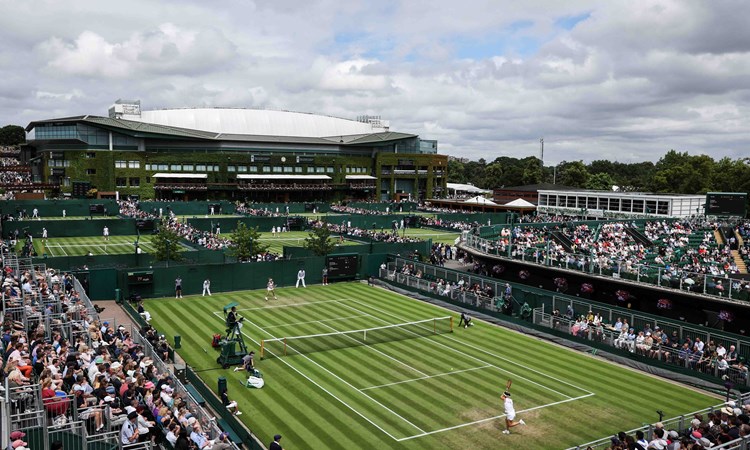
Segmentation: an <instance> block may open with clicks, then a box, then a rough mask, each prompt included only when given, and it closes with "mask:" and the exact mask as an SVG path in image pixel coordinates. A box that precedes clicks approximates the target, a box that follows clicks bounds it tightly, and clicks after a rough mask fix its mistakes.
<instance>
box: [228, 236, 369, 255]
mask: <svg viewBox="0 0 750 450" xmlns="http://www.w3.org/2000/svg"><path fill="white" fill-rule="evenodd" d="M220 236H221V237H226V238H230V239H231V237H232V233H221V234H220ZM308 237H310V232H309V231H287V232H286V233H277V234H276V236H274V235H273V234H271V232H270V231H266V232H261V233H260V241H261V242H262V243H263V244H268V245H269V247H268V251H269V252H271V253H278V254H282V253H284V246H287V247H303V246H304V245H305V239H307V238H308ZM331 239H333V238H331ZM334 240H335V241H336V244H337V245H357V244H359V242H354V241H347V240H344V242H339V240H338V239H334Z"/></svg>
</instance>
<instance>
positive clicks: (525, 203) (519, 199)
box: [505, 198, 536, 208]
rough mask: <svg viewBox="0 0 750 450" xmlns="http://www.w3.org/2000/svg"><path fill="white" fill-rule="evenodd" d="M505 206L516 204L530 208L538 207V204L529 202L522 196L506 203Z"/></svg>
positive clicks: (516, 205)
mask: <svg viewBox="0 0 750 450" xmlns="http://www.w3.org/2000/svg"><path fill="white" fill-rule="evenodd" d="M505 206H515V207H520V208H529V207H531V208H536V205H534V204H533V203H529V202H527V201H526V200H524V199H522V198H517V199H515V200H513V201H512V202H508V203H506V204H505Z"/></svg>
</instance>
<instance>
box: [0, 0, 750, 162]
mask: <svg viewBox="0 0 750 450" xmlns="http://www.w3.org/2000/svg"><path fill="white" fill-rule="evenodd" d="M0 2H2V4H3V5H4V6H6V8H5V9H6V10H8V12H9V14H4V15H2V16H0V41H2V42H3V46H0V79H3V81H4V82H3V84H2V85H0V99H2V100H3V101H2V102H0V124H3V123H18V124H21V125H25V124H26V123H28V122H29V121H31V120H39V119H48V118H52V117H62V116H71V115H78V114H101V115H104V114H106V111H107V107H108V106H109V105H110V104H111V102H112V101H113V100H115V99H117V98H138V99H141V100H142V102H143V105H144V108H163V107H189V106H232V107H263V108H275V109H286V110H294V111H305V112H314V113H321V114H329V115H334V116H339V117H348V118H354V117H356V116H357V115H361V114H374V115H380V116H382V117H383V118H384V119H387V120H389V121H390V123H391V127H392V129H393V130H396V131H403V132H410V133H416V134H420V135H421V136H423V137H424V138H428V139H438V141H439V149H440V151H441V152H443V153H449V154H453V155H461V156H465V157H470V158H474V159H477V158H480V157H483V158H485V159H487V160H493V159H494V158H496V157H498V156H501V155H509V156H517V157H525V156H529V155H537V154H538V152H539V138H540V137H542V136H543V137H544V139H545V157H546V159H547V162H549V163H554V162H558V161H561V160H564V159H565V160H578V159H584V160H590V159H601V158H610V159H621V160H622V159H623V158H624V159H625V160H629V161H638V160H655V159H658V157H660V156H661V155H663V154H664V153H665V152H666V151H667V150H668V149H671V148H674V149H677V150H680V151H689V152H693V153H707V154H710V155H712V156H715V157H720V156H723V155H729V156H735V155H746V154H747V151H746V149H745V147H746V142H747V141H748V140H750V131H747V130H746V127H745V126H744V124H746V123H747V117H748V113H749V112H750V86H749V83H750V54H749V53H750V27H746V26H745V25H744V23H743V21H744V20H745V17H747V16H748V13H750V4H748V3H747V2H745V1H740V0H726V1H722V2H711V3H706V2H691V1H688V2H685V1H680V0H632V1H631V0H629V1H625V0H613V1H608V2H594V1H590V0H571V1H567V2H558V1H552V0H541V1H537V2H509V1H505V2H498V1H490V0H464V1H462V2H458V3H457V2H455V1H449V0H434V1H432V2H431V3H430V8H424V5H423V4H422V3H420V2H409V1H406V0H389V1H385V2H377V3H372V2H367V1H365V0H352V1H349V2H346V3H343V4H342V3H341V2H337V1H334V0H317V1H312V2H311V1H302V0H280V1H275V2H245V1H242V0H229V1H228V2H227V3H226V4H225V5H224V7H223V8H216V7H215V6H214V5H212V4H208V3H205V2H199V1H185V2H176V1H173V0H160V1H157V2H153V1H145V0H132V1H130V2H120V3H114V4H110V3H107V2H104V3H102V2H95V1H93V0H73V2H72V3H70V2H65V3H60V2H45V3H43V7H42V6H41V5H42V4H39V3H37V2H13V3H11V2H9V1H7V0H0ZM163 17H169V22H167V23H165V22H164V20H163V19H161V18H163Z"/></svg>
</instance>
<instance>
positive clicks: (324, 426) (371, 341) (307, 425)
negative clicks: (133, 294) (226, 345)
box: [148, 283, 716, 449]
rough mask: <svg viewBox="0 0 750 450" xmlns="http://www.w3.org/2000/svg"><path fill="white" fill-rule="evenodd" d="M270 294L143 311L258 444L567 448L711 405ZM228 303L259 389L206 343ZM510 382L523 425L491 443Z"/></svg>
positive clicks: (500, 344)
mask: <svg viewBox="0 0 750 450" xmlns="http://www.w3.org/2000/svg"><path fill="white" fill-rule="evenodd" d="M277 293H278V295H279V299H278V300H269V301H267V302H266V301H264V300H263V297H264V295H265V291H264V290H259V291H245V292H235V293H228V294H220V295H214V296H213V297H192V298H188V297H186V298H185V299H183V300H175V299H163V300H150V301H149V305H148V309H149V310H150V311H151V313H152V316H153V317H154V320H153V322H152V323H153V324H154V325H155V326H156V327H157V328H158V329H159V330H160V331H162V332H164V333H165V334H167V335H170V334H179V335H181V336H182V343H183V349H182V351H181V354H182V355H183V356H184V357H185V358H186V360H187V362H188V364H190V365H191V366H192V367H194V368H195V369H196V370H197V371H198V372H199V374H200V376H201V377H203V378H204V380H205V381H206V382H207V384H208V385H209V386H215V385H216V378H217V377H219V376H223V377H226V378H227V379H228V380H229V388H230V395H231V397H232V398H233V399H235V400H237V401H238V403H239V405H240V409H241V410H242V411H245V412H246V413H245V415H243V416H242V417H241V419H242V420H243V421H246V423H247V424H248V426H250V427H251V428H252V429H253V430H254V431H256V432H257V433H259V434H260V435H261V437H262V438H263V440H268V438H269V437H270V436H273V434H275V433H277V432H278V433H280V434H282V435H284V436H285V439H287V442H289V443H291V442H294V443H295V447H300V448H332V449H339V448H340V449H352V448H392V449H428V448H429V449H452V448H465V447H472V448H486V449H494V448H514V449H542V448H550V449H552V448H565V447H567V446H570V445H575V444H577V443H580V442H587V440H591V439H594V438H598V437H600V436H601V434H602V431H603V430H605V429H612V430H614V431H613V432H615V431H617V430H619V429H623V428H624V429H627V428H628V427H630V428H632V427H633V426H636V425H640V424H641V422H642V420H643V418H644V417H651V416H652V415H653V409H654V402H653V399H654V397H653V396H658V398H659V405H660V407H661V408H662V409H663V410H665V412H666V413H667V414H672V415H677V414H679V413H683V412H687V411H692V410H695V409H698V407H704V406H708V405H711V404H713V403H715V402H716V399H715V398H711V397H709V396H707V395H705V394H702V393H698V392H695V391H691V390H688V389H685V388H684V387H682V386H678V385H674V384H670V383H666V382H663V381H661V380H658V379H655V378H652V377H649V376H647V375H644V374H642V373H637V372H633V371H630V370H627V369H623V368H621V367H618V366H615V365H612V364H608V363H605V362H601V361H599V360H597V359H595V358H591V357H588V356H585V355H582V354H580V353H576V352H572V351H568V350H564V349H561V348H559V347H557V346H554V345H551V344H548V343H546V342H541V341H538V340H536V339H532V338H530V337H527V336H524V335H522V334H520V333H514V332H510V331H508V330H506V329H503V328H501V327H497V326H493V325H489V324H487V323H483V322H478V323H477V325H476V326H474V327H470V328H468V329H464V328H463V327H460V328H459V327H458V323H457V321H458V315H457V314H455V313H450V312H448V311H446V310H444V309H442V308H437V307H435V306H432V305H428V304H425V303H422V302H419V301H415V300H413V299H409V298H407V297H404V296H401V295H398V294H395V293H392V292H388V291H385V290H383V289H379V288H374V287H368V286H367V285H363V284H361V283H337V284H334V285H331V286H320V285H318V286H310V287H308V288H307V289H301V288H300V289H295V288H294V287H287V288H279V289H277ZM229 302H237V303H239V305H240V306H239V307H238V309H239V313H240V315H241V316H244V317H245V320H244V326H243V328H242V333H243V335H244V336H245V341H246V343H247V345H248V348H249V349H253V350H255V351H256V367H257V368H258V369H260V370H261V371H262V372H263V374H264V379H265V380H266V386H265V387H264V388H263V389H261V390H255V389H248V388H245V387H243V386H241V385H240V383H242V382H244V379H245V377H244V375H243V374H242V373H241V372H233V371H232V370H231V369H227V370H224V369H221V368H219V367H217V364H216V357H217V355H218V353H217V352H216V351H215V350H212V349H210V347H209V346H208V342H209V341H210V336H211V334H212V333H215V332H219V330H221V331H223V329H224V315H223V312H222V307H223V306H224V305H226V304H227V303H229ZM446 316H452V317H453V320H454V330H453V332H450V321H449V320H448V319H445V317H446ZM207 317H214V321H213V323H212V322H211V321H210V320H207ZM425 320H426V322H421V321H425ZM413 322H420V323H418V324H414V323H413ZM406 323H410V325H407V326H401V325H403V324H406ZM384 327H388V328H384ZM365 329H367V330H369V331H367V333H365V332H364V331H361V330H365ZM373 329H374V330H373ZM196 330H202V332H197V333H196ZM352 330H354V331H355V332H354V333H349V334H342V332H347V331H352ZM384 330H387V331H386V332H385V333H384ZM365 334H366V336H365ZM321 335H322V336H321ZM294 336H314V337H310V338H305V339H290V338H291V337H294ZM285 337H286V338H288V339H287V340H286V345H285V344H284V342H283V340H281V339H282V338H285ZM273 339H277V340H276V341H273ZM261 341H263V346H264V353H265V356H266V357H265V358H264V359H263V360H260V348H261ZM285 351H286V356H284V352H285ZM508 379H511V380H513V385H512V392H513V397H514V398H515V404H516V410H517V412H518V414H519V417H521V418H524V419H525V420H526V422H528V424H529V425H528V426H526V427H523V428H518V429H514V433H513V434H512V435H510V436H506V435H502V434H501V430H502V424H503V421H504V416H503V410H502V407H501V404H500V400H499V395H500V393H501V392H502V390H503V389H504V387H505V385H506V382H507V380H508ZM626 398H627V399H628V401H627V402H625V401H618V400H616V399H623V400H624V399H626ZM592 414H593V415H595V417H596V420H597V427H595V428H593V427H590V426H589V421H590V417H591V416H592ZM553 436H554V437H555V440H552V441H550V440H549V439H550V438H551V437H553ZM589 437H591V439H588V438H589Z"/></svg>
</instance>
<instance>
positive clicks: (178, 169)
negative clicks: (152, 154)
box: [169, 164, 182, 172]
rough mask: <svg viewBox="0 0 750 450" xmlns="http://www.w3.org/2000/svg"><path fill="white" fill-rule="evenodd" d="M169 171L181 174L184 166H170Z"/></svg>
mask: <svg viewBox="0 0 750 450" xmlns="http://www.w3.org/2000/svg"><path fill="white" fill-rule="evenodd" d="M169 170H171V171H173V172H180V171H182V164H170V166H169Z"/></svg>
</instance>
